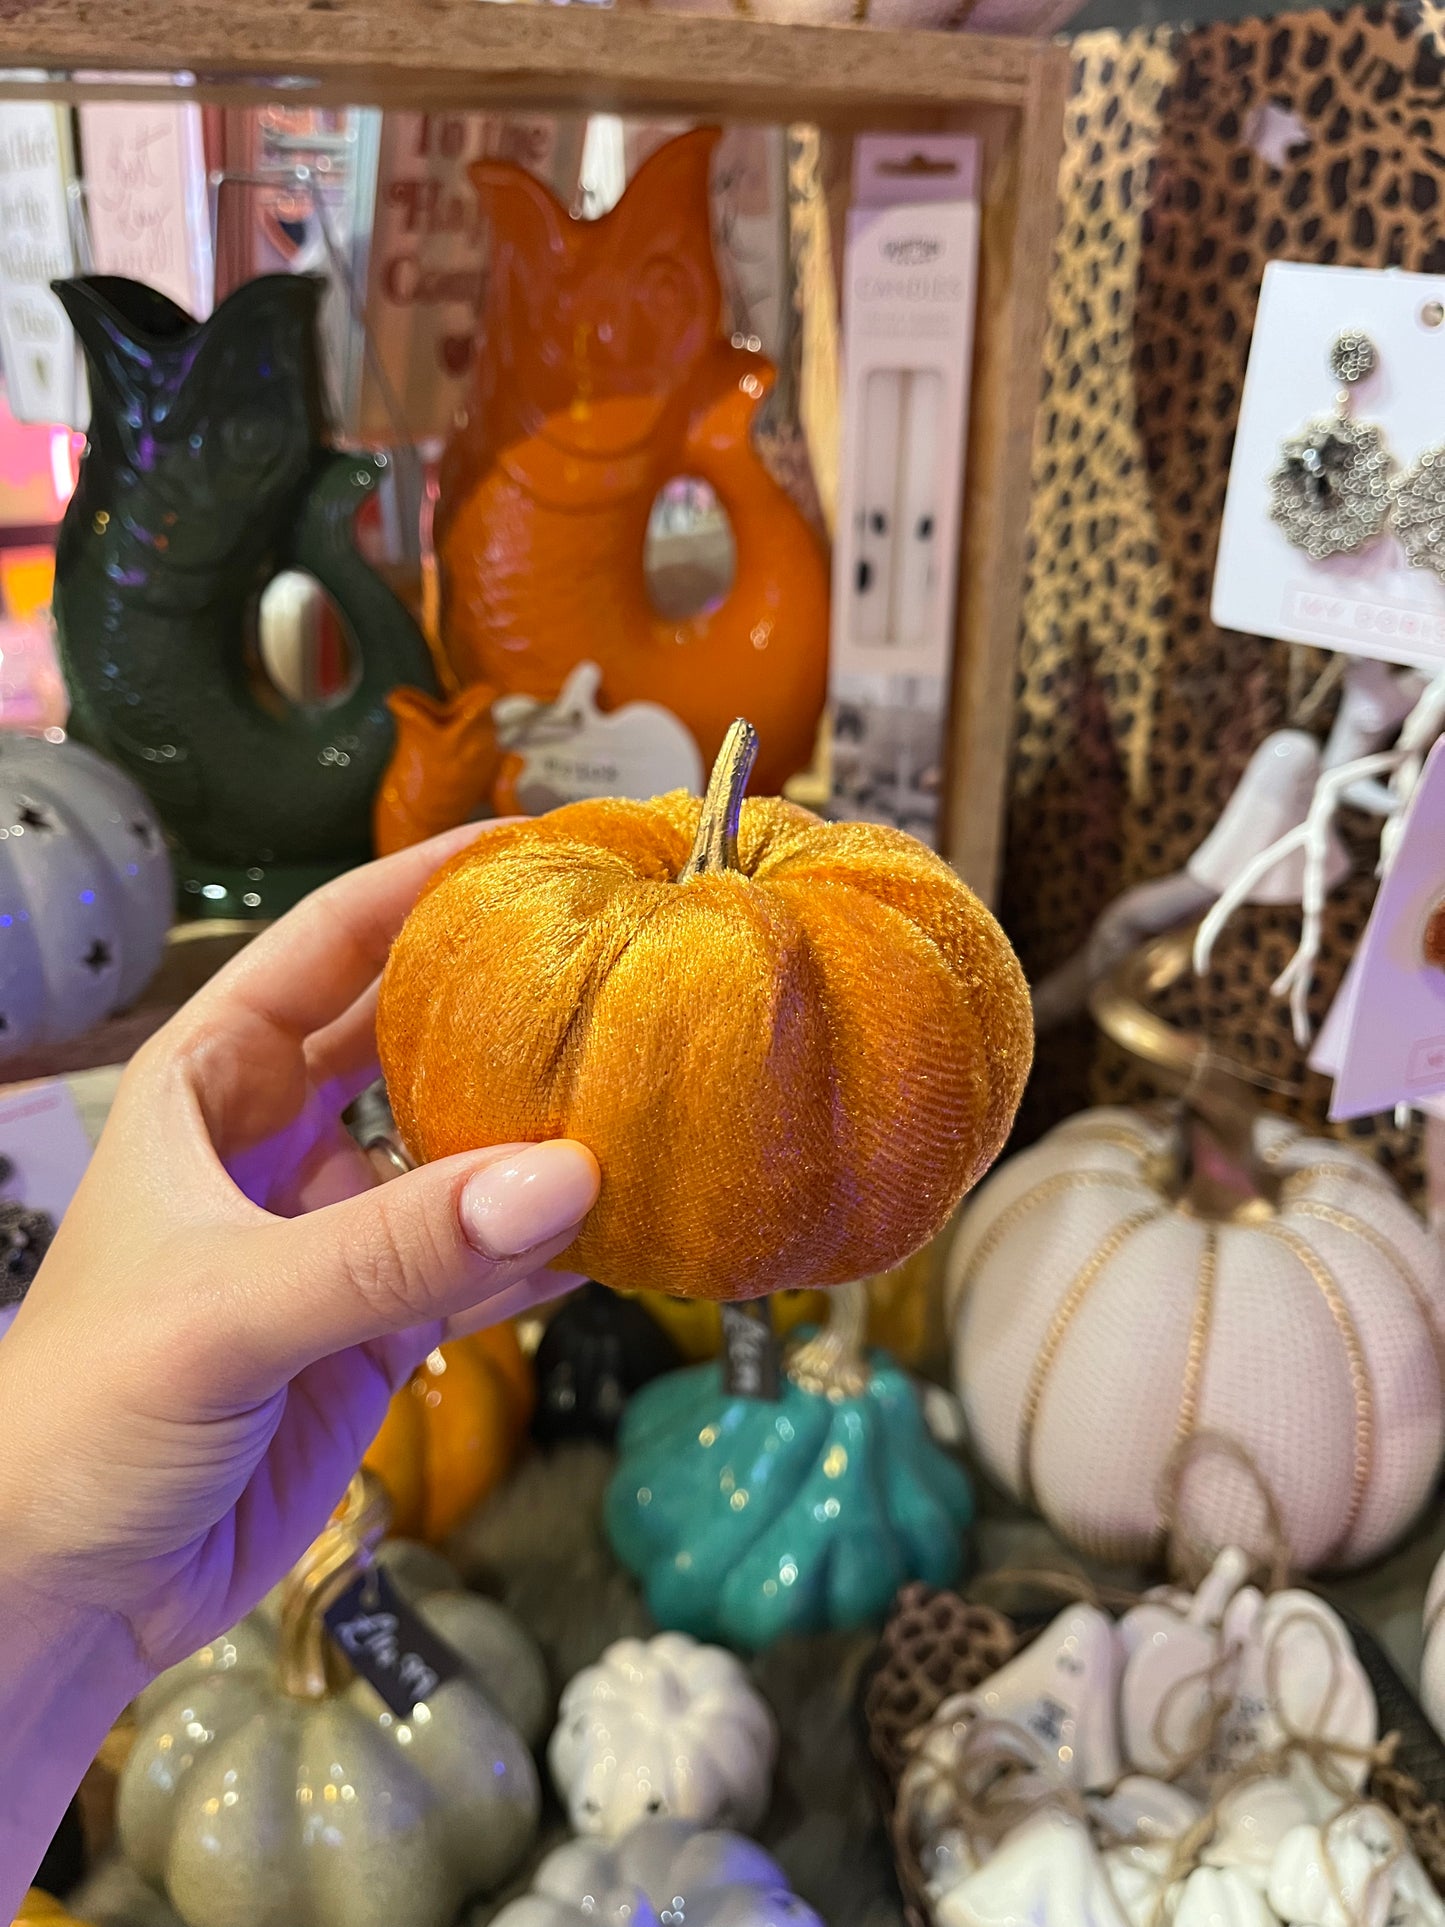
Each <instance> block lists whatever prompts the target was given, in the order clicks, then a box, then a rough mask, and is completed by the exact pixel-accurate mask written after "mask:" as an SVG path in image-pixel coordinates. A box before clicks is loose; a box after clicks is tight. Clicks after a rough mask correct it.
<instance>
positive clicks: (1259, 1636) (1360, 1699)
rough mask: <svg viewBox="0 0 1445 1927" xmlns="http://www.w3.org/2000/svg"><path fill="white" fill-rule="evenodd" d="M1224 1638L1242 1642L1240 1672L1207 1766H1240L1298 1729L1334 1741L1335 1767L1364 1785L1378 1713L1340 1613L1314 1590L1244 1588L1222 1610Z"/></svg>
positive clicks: (1270, 1748) (1214, 1767) (1357, 1785)
mask: <svg viewBox="0 0 1445 1927" xmlns="http://www.w3.org/2000/svg"><path fill="white" fill-rule="evenodd" d="M1224 1636H1225V1640H1226V1642H1230V1643H1233V1642H1236V1641H1237V1642H1238V1644H1239V1648H1240V1653H1239V1672H1238V1675H1237V1677H1236V1679H1235V1684H1234V1702H1233V1705H1232V1707H1231V1709H1230V1711H1229V1713H1228V1714H1227V1715H1226V1717H1225V1719H1224V1721H1223V1722H1222V1725H1221V1728H1220V1733H1219V1745H1218V1748H1217V1754H1218V1757H1217V1758H1211V1759H1210V1760H1209V1761H1207V1762H1206V1770H1212V1771H1216V1772H1217V1771H1220V1770H1223V1769H1224V1768H1227V1767H1229V1766H1237V1765H1239V1764H1240V1763H1241V1762H1242V1761H1244V1760H1246V1759H1249V1758H1250V1757H1251V1756H1252V1755H1254V1754H1256V1753H1261V1752H1268V1751H1271V1750H1272V1749H1273V1748H1275V1747H1278V1746H1280V1745H1282V1744H1283V1743H1284V1742H1285V1740H1286V1739H1288V1738H1289V1737H1290V1736H1291V1735H1301V1734H1303V1735H1307V1736H1308V1737H1309V1738H1311V1739H1323V1740H1337V1741H1339V1742H1340V1743H1341V1745H1342V1748H1343V1750H1342V1751H1340V1752H1338V1753H1336V1754H1335V1755H1334V1760H1335V1765H1336V1766H1337V1768H1338V1769H1339V1771H1340V1772H1341V1773H1342V1774H1343V1775H1344V1776H1345V1778H1346V1780H1348V1782H1349V1783H1350V1784H1351V1785H1352V1786H1355V1787H1360V1786H1363V1785H1364V1783H1365V1779H1366V1777H1367V1775H1368V1773H1369V1770H1370V1763H1369V1760H1368V1758H1367V1757H1366V1756H1367V1753H1368V1749H1369V1748H1370V1747H1372V1746H1373V1745H1374V1743H1375V1739H1376V1737H1377V1734H1378V1730H1379V1714H1378V1710H1377V1708H1376V1706H1375V1695H1374V1692H1373V1690H1372V1689H1371V1686H1370V1682H1369V1680H1368V1678H1367V1677H1366V1675H1365V1670H1364V1668H1363V1667H1362V1666H1361V1665H1360V1662H1359V1660H1358V1658H1357V1657H1356V1654H1355V1649H1354V1645H1353V1643H1352V1642H1351V1639H1350V1636H1349V1633H1348V1632H1347V1631H1346V1630H1345V1626H1344V1623H1343V1622H1342V1620H1341V1619H1340V1617H1339V1615H1338V1614H1337V1613H1336V1612H1334V1611H1333V1610H1332V1609H1331V1608H1330V1607H1329V1606H1327V1605H1326V1604H1325V1602H1324V1600H1323V1599H1320V1598H1317V1597H1316V1595H1315V1594H1314V1593H1311V1592H1301V1591H1297V1590H1293V1589H1291V1590H1288V1591H1284V1592H1277V1593H1271V1594H1270V1595H1269V1597H1268V1598H1263V1597H1261V1595H1259V1594H1258V1593H1257V1592H1255V1590H1254V1588H1253V1587H1250V1586H1246V1587H1245V1588H1244V1589H1243V1591H1241V1592H1238V1593H1236V1594H1235V1596H1234V1598H1233V1600H1231V1602H1230V1604H1229V1607H1228V1609H1227V1610H1226V1612H1225V1616H1224Z"/></svg>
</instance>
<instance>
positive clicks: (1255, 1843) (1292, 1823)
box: [1201, 1754, 1341, 1890]
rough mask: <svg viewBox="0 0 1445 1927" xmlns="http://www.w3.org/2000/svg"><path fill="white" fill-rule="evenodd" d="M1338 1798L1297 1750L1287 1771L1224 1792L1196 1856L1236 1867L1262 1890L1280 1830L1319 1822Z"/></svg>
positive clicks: (1331, 1815)
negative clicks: (1211, 1832) (1210, 1833)
mask: <svg viewBox="0 0 1445 1927" xmlns="http://www.w3.org/2000/svg"><path fill="white" fill-rule="evenodd" d="M1340 1804H1341V1802H1340V1800H1339V1797H1338V1795H1336V1794H1333V1793H1331V1792H1330V1791H1329V1790H1328V1788H1327V1787H1326V1786H1325V1785H1324V1783H1323V1782H1322V1781H1321V1779H1320V1776H1319V1774H1318V1772H1317V1771H1316V1770H1315V1767H1314V1765H1313V1764H1312V1762H1311V1761H1310V1760H1308V1759H1306V1758H1305V1757H1304V1756H1303V1755H1302V1754H1300V1755H1296V1757H1295V1758H1294V1759H1292V1760H1291V1762H1290V1768H1289V1772H1288V1774H1283V1775H1278V1776H1271V1777H1269V1778H1267V1779H1259V1780H1247V1781H1246V1782H1245V1783H1244V1784H1243V1785H1242V1786H1237V1787H1235V1788H1233V1789H1232V1790H1231V1791H1230V1792H1228V1793H1226V1794H1225V1795H1224V1797H1223V1799H1222V1800H1221V1801H1220V1803H1219V1812H1218V1815H1217V1818H1216V1822H1215V1828H1214V1836H1213V1838H1212V1839H1211V1840H1210V1841H1209V1843H1208V1845H1207V1846H1206V1847H1205V1849H1204V1852H1203V1854H1202V1856H1201V1857H1202V1858H1203V1859H1204V1860H1205V1861H1206V1862H1207V1863H1208V1864H1209V1865H1210V1866H1211V1867H1237V1868H1239V1870H1240V1871H1241V1872H1242V1873H1247V1874H1248V1875H1249V1877H1250V1879H1251V1880H1253V1881H1254V1883H1255V1885H1256V1886H1257V1887H1259V1888H1260V1889H1261V1890H1263V1889H1264V1888H1265V1887H1267V1886H1268V1885H1269V1873H1270V1868H1271V1867H1272V1866H1273V1864H1274V1858H1275V1855H1276V1854H1277V1853H1278V1851H1279V1847H1280V1842H1281V1841H1282V1840H1283V1839H1284V1837H1285V1835H1286V1834H1287V1833H1289V1832H1291V1831H1292V1830H1293V1829H1294V1828H1296V1827H1304V1826H1316V1827H1318V1826H1323V1825H1324V1823H1325V1822H1326V1821H1327V1820H1332V1819H1333V1818H1334V1817H1335V1815H1336V1814H1337V1813H1338V1812H1339V1810H1340Z"/></svg>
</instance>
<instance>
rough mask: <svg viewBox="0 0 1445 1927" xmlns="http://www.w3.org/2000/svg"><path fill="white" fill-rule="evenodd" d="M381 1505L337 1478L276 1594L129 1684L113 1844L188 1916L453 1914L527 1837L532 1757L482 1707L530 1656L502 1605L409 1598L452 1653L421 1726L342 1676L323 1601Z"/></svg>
mask: <svg viewBox="0 0 1445 1927" xmlns="http://www.w3.org/2000/svg"><path fill="white" fill-rule="evenodd" d="M387 1516H388V1508H387V1506H386V1503H385V1500H384V1497H383V1496H382V1495H381V1490H380V1487H379V1486H378V1485H375V1484H374V1483H367V1482H364V1481H363V1480H361V1479H358V1480H356V1481H354V1482H353V1488H352V1492H351V1494H350V1495H349V1498H348V1501H347V1503H346V1505H345V1506H344V1507H343V1509H342V1511H341V1512H340V1513H339V1515H338V1517H337V1519H336V1520H335V1521H333V1523H332V1525H331V1526H330V1527H328V1529H327V1531H326V1532H325V1533H323V1535H322V1536H321V1538H319V1539H318V1540H317V1541H316V1543H315V1545H314V1546H313V1547H312V1548H311V1551H310V1552H309V1553H308V1555H307V1557H306V1558H305V1559H304V1560H303V1561H302V1563H301V1564H300V1565H299V1566H298V1567H297V1568H296V1570H295V1572H294V1573H293V1574H292V1575H291V1577H290V1578H289V1579H288V1580H287V1581H286V1582H285V1583H284V1584H283V1586H282V1588H281V1591H280V1596H279V1598H277V1599H273V1601H271V1602H270V1603H269V1604H268V1605H266V1606H263V1607H261V1608H259V1609H258V1610H257V1612H255V1613H253V1614H252V1615H251V1616H250V1618H248V1619H246V1620H244V1621H243V1622H242V1623H241V1625H239V1626H238V1627H236V1628H235V1630H234V1631H233V1632H232V1633H230V1634H227V1635H225V1636H224V1637H223V1638H222V1639H220V1640H217V1641H215V1642H213V1643H212V1645H210V1646H208V1647H206V1648H204V1649H203V1650H202V1651H201V1652H200V1653H198V1654H197V1655H196V1656H195V1658H194V1659H191V1660H188V1661H185V1662H184V1663H183V1664H182V1665H180V1666H178V1667H175V1668H173V1669H172V1670H171V1671H170V1672H168V1673H163V1674H162V1675H161V1677H160V1678H159V1679H158V1680H157V1681H156V1682H155V1683H154V1685H152V1686H151V1687H149V1688H148V1689H147V1690H146V1692H145V1693H144V1694H143V1695H142V1696H141V1699H140V1701H139V1703H138V1706H137V1709H136V1712H137V1720H138V1723H139V1725H138V1731H137V1733H136V1738H135V1743H134V1745H133V1747H132V1749H131V1752H130V1756H129V1758H128V1760H127V1762H126V1766H125V1769H124V1771H123V1773H122V1775H121V1781H120V1788H119V1795H118V1802H117V1821H118V1827H119V1836H120V1842H121V1846H122V1849H123V1851H124V1853H125V1854H126V1857H127V1858H128V1860H129V1861H130V1863H131V1864H132V1866H134V1867H135V1868H136V1869H137V1871H138V1872H140V1873H141V1874H142V1875H143V1876H144V1877H145V1878H146V1879H147V1880H149V1881H151V1882H152V1883H153V1884H154V1885H156V1886H158V1887H161V1888H163V1889H164V1891H165V1892H166V1894H167V1896H168V1898H169V1900H170V1903H171V1905H172V1906H173V1907H174V1908H175V1910H176V1912H177V1913H178V1914H179V1915H180V1917H181V1919H182V1920H183V1921H184V1922H185V1923H186V1927H228V1924H229V1923H234V1922H236V1921H238V1920H242V1919H250V1918H269V1917H271V1915H272V1914H273V1913H274V1911H275V1909H276V1908H277V1907H278V1906H279V1907H281V1908H282V1909H283V1910H284V1912H285V1915H286V1918H287V1919H288V1920H293V1921H295V1922H296V1923H297V1927H306V1923H308V1922H310V1923H317V1924H318V1927H319V1923H322V1922H325V1923H328V1927H396V1923H397V1921H398V1920H403V1919H404V1920H405V1921H407V1922H408V1923H411V1927H451V1923H452V1922H453V1921H454V1920H455V1919H456V1917H457V1913H458V1910H459V1908H460V1906H461V1903H462V1902H463V1901H464V1900H465V1899H467V1898H468V1897H469V1896H471V1895H473V1894H477V1893H482V1892H487V1891H490V1890H492V1889H494V1888H496V1887H497V1886H498V1885H500V1883H501V1882H502V1881H503V1880H505V1879H506V1878H507V1876H508V1875H509V1874H510V1873H511V1872H512V1871H513V1870H514V1869H515V1867H516V1866H517V1864H518V1863H519V1861H520V1860H521V1859H522V1857H523V1856H524V1854H525V1853H526V1851H527V1848H528V1846H529V1845H530V1843H531V1840H532V1837H533V1834H534V1832H535V1830H536V1826H537V1818H538V1812H539V1797H540V1796H539V1790H538V1781H537V1773H536V1768H535V1766H534V1765H533V1762H532V1756H531V1753H530V1752H529V1750H528V1747H527V1743H526V1740H525V1739H524V1738H523V1736H522V1735H521V1733H519V1732H518V1730H517V1729H516V1727H515V1726H513V1725H512V1724H511V1722H510V1720H509V1719H508V1718H507V1717H506V1716H505V1714H504V1713H503V1712H502V1711H501V1710H499V1709H500V1708H501V1707H502V1706H504V1705H505V1704H506V1703H507V1696H508V1694H509V1693H512V1694H515V1692H516V1690H517V1686H518V1683H519V1681H520V1682H521V1683H522V1684H523V1689H524V1691H525V1690H528V1689H527V1686H526V1682H527V1681H528V1680H529V1679H531V1680H537V1679H539V1678H540V1677H541V1676H540V1661H539V1660H538V1659H537V1657H536V1654H535V1652H534V1650H533V1649H532V1647H531V1642H530V1641H529V1640H528V1638H527V1635H526V1634H525V1633H524V1632H523V1631H522V1629H521V1627H520V1626H518V1625H516V1624H515V1622H513V1621H511V1620H510V1619H509V1618H508V1616H507V1615H506V1614H505V1613H503V1612H502V1611H501V1609H500V1608H499V1607H496V1606H493V1605H490V1604H489V1603H488V1602H486V1601H482V1600H473V1599H471V1598H469V1597H467V1596H466V1595H464V1594H461V1593H459V1592H455V1591H447V1592H443V1593H441V1594H439V1595H438V1596H437V1599H436V1601H435V1602H433V1601H431V1600H429V1599H428V1598H427V1597H426V1596H422V1597H421V1598H420V1599H419V1600H418V1601H417V1604H416V1610H417V1611H418V1612H419V1613H420V1615H421V1617H422V1618H423V1620H429V1619H432V1618H433V1617H434V1618H435V1622H436V1628H437V1631H438V1632H440V1633H441V1635H442V1637H443V1638H444V1639H445V1640H447V1641H448V1642H449V1644H450V1645H451V1646H452V1647H453V1648H454V1649H457V1650H459V1651H460V1652H461V1654H462V1655H463V1656H464V1659H465V1662H466V1663H465V1664H464V1665H463V1667H462V1670H461V1671H460V1672H459V1673H457V1674H455V1675H454V1676H452V1677H450V1678H448V1679H445V1680H443V1681H442V1682H441V1683H440V1684H438V1685H436V1686H435V1688H434V1690H433V1691H432V1692H431V1693H430V1695H429V1696H428V1697H427V1717H426V1719H425V1720H422V1719H416V1718H414V1719H410V1720H408V1719H403V1718H400V1717H398V1716H397V1715H396V1714H394V1713H393V1712H391V1711H390V1710H389V1709H388V1707H387V1705H386V1703H385V1701H383V1699H382V1698H381V1697H380V1696H379V1694H378V1693H377V1692H376V1691H375V1690H374V1689H373V1687H372V1686H371V1685H370V1684H369V1683H368V1682H367V1681H366V1680H365V1679H355V1680H352V1681H351V1683H350V1684H346V1683H345V1679H344V1675H343V1673H342V1669H341V1667H340V1665H339V1663H338V1660H339V1655H338V1654H337V1652H336V1650H335V1649H334V1648H333V1647H332V1646H331V1645H330V1643H329V1641H328V1638H327V1635H326V1631H325V1626H324V1621H323V1612H324V1610H325V1608H326V1606H327V1605H328V1603H330V1602H332V1601H334V1600H335V1599H336V1598H337V1596H338V1594H339V1593H340V1592H342V1591H344V1589H345V1587H346V1585H347V1584H348V1583H349V1581H350V1580H351V1579H354V1578H360V1576H361V1575H362V1574H363V1572H364V1571H365V1569H366V1565H367V1560H368V1556H369V1548H370V1547H371V1546H372V1545H374V1544H375V1542H376V1541H377V1539H379V1538H380V1536H381V1533H382V1532H383V1531H384V1530H385V1526H386V1523H387ZM428 1557H429V1558H430V1555H429V1556H428ZM427 1569H428V1570H429V1571H431V1572H433V1573H434V1572H435V1570H436V1567H435V1565H434V1564H432V1565H429V1566H428V1568H427ZM443 1570H445V1569H443ZM443 1602H451V1603H450V1606H449V1608H448V1609H446V1610H445V1611H444V1612H443V1611H438V1610H437V1608H438V1607H439V1606H441V1605H442V1603H443ZM539 1698H540V1706H541V1707H542V1708H543V1709H544V1708H545V1704H546V1701H545V1682H544V1681H543V1683H542V1685H541V1687H540V1688H539V1689H532V1690H531V1692H530V1700H531V1707H532V1710H533V1716H534V1717H535V1711H536V1709H537V1707H538V1704H539ZM343 1786H345V1787H346V1788H348V1789H350V1792H349V1796H348V1795H343V1794H342V1792H341V1788H342V1787H343ZM228 1792H230V1793H234V1795H235V1798H234V1799H228V1798H227V1797H226V1795H227V1793H228ZM313 1814H314V1815H315V1819H316V1820H318V1821H319V1820H321V1819H322V1818H323V1816H324V1822H325V1824H324V1828H323V1829H322V1830H321V1831H319V1832H318V1829H317V1826H316V1825H315V1824H313V1818H312V1816H313ZM382 1841H384V1842H385V1849H384V1851H382V1852H378V1851H377V1850H376V1849H377V1845H378V1843H379V1842H382ZM283 1897H284V1898H283Z"/></svg>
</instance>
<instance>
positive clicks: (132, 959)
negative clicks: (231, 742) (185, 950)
mask: <svg viewBox="0 0 1445 1927" xmlns="http://www.w3.org/2000/svg"><path fill="white" fill-rule="evenodd" d="M174 902H175V881H174V878H173V876H172V873H171V860H170V856H169V853H168V852H167V849H166V843H165V838H164V837H163V835H162V834H161V827H160V824H159V823H158V822H157V821H156V818H155V815H154V813H153V812H152V810H151V807H150V804H149V803H147V801H146V799H145V798H144V796H142V794H141V792H140V791H139V790H138V789H137V788H136V786H135V784H134V783H133V782H131V780H130V778H129V777H128V776H126V775H124V774H123V773H122V772H121V771H120V770H118V769H115V768H114V767H113V766H112V765H111V764H109V763H107V762H105V761H104V760H103V759H102V758H101V757H99V756H97V755H95V754H94V752H93V751H91V750H88V749H85V748H83V747H82V746H81V745H80V744H79V743H76V742H72V741H71V740H70V738H69V737H67V736H65V735H63V734H62V732H61V731H59V730H54V731H52V732H51V733H50V735H49V736H45V735H40V736H30V735H23V734H19V733H16V732H14V731H4V732H0V1053H6V1054H9V1053H13V1052H16V1051H19V1050H26V1049H29V1048H30V1047H32V1046H33V1045H36V1044H51V1043H59V1042H62V1041H63V1040H64V1039H65V1038H67V1037H76V1036H79V1034H80V1033H81V1032H82V1031H85V1030H88V1029H89V1028H90V1027H91V1025H92V1024H98V1023H100V1022H101V1021H102V1020H103V1019H105V1018H106V1017H109V1016H111V1015H113V1014H114V1013H115V1012H116V1011H119V1010H124V1009H125V1007H126V1006H127V1005H128V1004H130V1003H133V1002H134V1001H135V999H136V998H137V997H138V996H139V995H140V993H141V992H142V991H143V990H144V989H145V987H146V984H147V983H148V982H149V980H150V978H151V977H152V976H153V975H154V974H155V969H156V966H157V964H159V962H160V960H161V952H162V951H163V949H164V948H165V941H166V932H167V931H168V930H169V928H170V925H171V916H172V910H173V907H174Z"/></svg>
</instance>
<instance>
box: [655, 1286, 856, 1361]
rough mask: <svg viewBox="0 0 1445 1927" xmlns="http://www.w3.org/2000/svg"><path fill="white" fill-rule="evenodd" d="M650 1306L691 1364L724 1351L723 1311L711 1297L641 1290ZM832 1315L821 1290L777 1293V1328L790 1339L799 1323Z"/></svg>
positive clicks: (819, 1321)
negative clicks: (670, 1294)
mask: <svg viewBox="0 0 1445 1927" xmlns="http://www.w3.org/2000/svg"><path fill="white" fill-rule="evenodd" d="M637 1300H638V1303H639V1304H642V1305H645V1306H646V1307H647V1311H648V1315H649V1316H650V1317H652V1318H655V1319H656V1320H657V1322H658V1324H659V1325H661V1327H662V1329H663V1330H664V1331H665V1332H666V1333H667V1335H668V1337H669V1338H670V1339H671V1340H672V1341H673V1343H674V1344H675V1345H676V1346H677V1349H678V1350H679V1351H680V1352H681V1353H682V1355H683V1357H684V1358H685V1359H687V1361H688V1362H689V1364H693V1365H697V1364H701V1362H702V1360H703V1359H705V1358H716V1357H717V1355H718V1353H719V1352H720V1351H721V1350H722V1313H721V1311H720V1310H719V1309H718V1307H717V1305H716V1303H714V1302H713V1301H712V1300H711V1299H707V1298H671V1297H669V1296H668V1294H667V1293H666V1292H662V1291H640V1292H638V1293H637ZM827 1315H828V1301H827V1299H826V1298H824V1296H823V1294H822V1293H821V1292H820V1291H778V1292H774V1294H773V1330H774V1331H775V1332H776V1333H777V1335H778V1336H779V1338H786V1337H787V1335H788V1333H789V1332H790V1331H793V1330H794V1329H795V1328H796V1327H797V1326H799V1325H817V1324H821V1322H822V1321H823V1320H824V1319H825V1318H826V1317H827Z"/></svg>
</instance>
